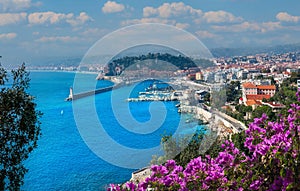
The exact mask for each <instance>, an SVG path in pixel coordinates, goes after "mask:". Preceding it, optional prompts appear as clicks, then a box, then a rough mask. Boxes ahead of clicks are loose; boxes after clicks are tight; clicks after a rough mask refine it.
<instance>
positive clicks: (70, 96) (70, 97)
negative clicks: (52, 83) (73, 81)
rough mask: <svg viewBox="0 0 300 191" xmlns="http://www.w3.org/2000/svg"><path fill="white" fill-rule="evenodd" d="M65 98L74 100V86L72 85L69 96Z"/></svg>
mask: <svg viewBox="0 0 300 191" xmlns="http://www.w3.org/2000/svg"><path fill="white" fill-rule="evenodd" d="M65 100H66V101H72V100H73V88H72V87H70V94H69V97H67V98H66V99H65Z"/></svg>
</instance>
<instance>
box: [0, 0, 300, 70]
mask: <svg viewBox="0 0 300 191" xmlns="http://www.w3.org/2000/svg"><path fill="white" fill-rule="evenodd" d="M299 7H300V1H298V0H285V1H283V0H187V1H169V0H167V1H160V0H122V1H121V0H116V1H115V0H110V1H107V0H59V1H54V0H0V55H1V56H2V58H1V60H0V61H1V62H2V63H3V65H4V63H6V64H7V63H8V64H20V63H21V62H23V61H24V62H29V63H30V62H34V61H37V60H39V61H42V60H43V59H46V58H54V57H65V58H68V57H80V56H83V55H85V54H86V52H87V51H88V50H89V49H90V48H91V47H92V46H93V45H94V44H95V43H96V42H97V41H98V40H100V39H101V38H103V37H104V36H107V35H109V34H111V33H112V32H113V31H115V30H119V29H121V28H122V27H128V26H131V25H135V24H143V23H160V24H166V25H171V26H174V27H177V28H178V29H180V30H181V29H182V30H185V31H186V32H188V33H190V34H192V35H194V36H195V37H197V38H198V39H199V40H200V41H201V42H202V43H203V44H204V45H205V46H206V47H208V48H218V47H229V48H237V47H258V46H272V45H282V44H290V43H299V42H300V11H299ZM149 32H151V31H149ZM178 38H180V37H178ZM116 44H118V43H116V42H114V43H112V44H111V45H107V46H115V45H116Z"/></svg>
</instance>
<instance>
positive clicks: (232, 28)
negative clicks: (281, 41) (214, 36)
mask: <svg viewBox="0 0 300 191" xmlns="http://www.w3.org/2000/svg"><path fill="white" fill-rule="evenodd" d="M212 28H213V29H215V30H217V31H221V32H246V31H257V32H262V33H265V32H268V31H273V30H276V29H281V28H282V26H281V25H280V22H264V23H255V22H247V21H246V22H243V23H240V24H234V25H226V26H212Z"/></svg>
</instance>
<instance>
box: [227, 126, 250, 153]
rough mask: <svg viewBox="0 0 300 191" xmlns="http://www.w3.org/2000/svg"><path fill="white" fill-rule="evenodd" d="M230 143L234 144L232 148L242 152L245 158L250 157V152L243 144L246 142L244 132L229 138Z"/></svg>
mask: <svg viewBox="0 0 300 191" xmlns="http://www.w3.org/2000/svg"><path fill="white" fill-rule="evenodd" d="M231 141H232V142H233V143H234V146H235V147H236V148H237V149H239V150H240V151H242V152H244V153H245V154H246V155H247V156H250V151H249V149H248V148H246V147H245V145H244V142H245V141H246V134H245V131H242V132H240V133H236V134H233V135H232V136H231Z"/></svg>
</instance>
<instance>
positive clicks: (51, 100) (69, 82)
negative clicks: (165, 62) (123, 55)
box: [22, 72, 195, 191]
mask: <svg viewBox="0 0 300 191" xmlns="http://www.w3.org/2000/svg"><path fill="white" fill-rule="evenodd" d="M74 76H75V74H74V73H64V72H31V75H30V77H31V79H32V80H31V88H30V93H31V94H32V95H34V96H35V97H36V103H37V104H38V109H39V110H40V111H42V112H43V113H44V115H43V117H42V118H41V122H42V137H41V138H40V140H39V142H38V148H37V149H36V150H34V152H33V153H31V155H30V157H29V159H28V160H27V161H26V162H25V165H26V167H27V168H28V169H29V171H28V173H27V174H26V176H25V184H24V186H23V188H22V189H23V190H25V191H31V190H73V191H77V190H78V191H79V190H104V189H105V187H106V186H107V185H108V184H109V183H121V182H124V181H126V180H129V179H130V178H131V173H132V172H133V171H134V169H127V168H122V167H118V166H115V165H112V164H110V163H109V162H106V161H105V160H103V159H101V158H100V157H98V156H97V155H96V154H95V153H94V152H93V151H91V150H90V149H89V147H88V146H87V145H86V143H85V142H84V140H83V139H82V136H81V135H80V133H79V131H78V128H77V126H76V123H75V120H74V116H75V115H74V114H73V107H74V105H72V103H71V102H65V101H64V99H65V98H66V97H67V96H68V94H69V88H70V87H71V86H73V81H74ZM95 77H96V75H91V74H82V75H80V79H81V80H80V83H79V84H77V85H78V86H80V89H81V90H82V91H83V90H90V89H93V88H95V87H94V85H93V83H91V82H94V81H95ZM149 83H150V82H143V83H141V84H139V85H138V86H136V87H135V88H134V89H133V91H131V94H130V95H131V96H136V95H137V92H138V91H140V90H142V89H144V88H145V87H147V86H148V85H149ZM110 85H112V83H111V82H109V81H99V82H98V84H97V88H99V87H106V86H110ZM128 88H130V87H124V88H120V89H117V90H114V95H122V94H123V93H124V91H126V89H128ZM111 97H112V93H111V92H106V93H102V94H98V95H96V96H95V97H94V100H95V108H96V112H97V114H98V117H99V120H100V121H101V123H102V126H103V128H104V130H105V132H106V133H107V134H108V135H109V136H110V137H111V138H112V139H113V140H114V141H115V142H116V143H118V144H120V145H124V146H125V147H130V148H134V149H148V148H152V147H159V145H160V138H161V136H162V135H164V134H170V133H174V132H175V131H176V128H177V126H178V124H179V119H180V116H179V114H178V113H177V108H176V107H175V105H176V103H175V102H165V103H163V104H156V105H154V106H153V105H151V103H149V102H133V103H128V104H127V106H126V107H127V109H128V108H129V109H130V112H131V115H132V116H133V117H134V118H135V120H136V121H137V122H140V123H144V122H147V121H149V120H150V119H151V117H152V116H151V113H150V111H149V107H150V108H151V107H152V109H151V112H154V113H157V112H160V111H162V110H165V112H166V119H165V120H164V122H163V123H162V125H161V127H160V128H158V129H154V130H153V131H152V132H150V133H147V134H143V133H141V134H138V133H134V131H135V130H137V131H138V130H140V129H138V128H139V127H138V126H135V127H133V129H130V130H128V129H125V128H123V127H124V124H120V123H119V121H118V120H117V119H116V117H115V113H114V109H113V108H112V106H111ZM90 99H93V96H92V97H87V98H83V99H81V100H77V101H76V104H77V106H76V107H78V106H79V107H82V108H83V109H84V108H85V106H86V103H87V102H89V101H90ZM115 99H118V96H115ZM118 101H119V102H120V103H121V102H122V103H123V102H125V100H124V99H123V98H122V97H121V96H120V100H117V102H118ZM121 105H122V104H120V107H119V108H118V109H117V110H118V111H119V112H121V113H122V112H123V110H124V112H126V111H125V109H126V107H125V106H121ZM88 116H89V110H88V109H87V111H86V112H85V113H84V114H83V115H81V116H80V118H82V119H84V118H85V117H88ZM119 117H120V118H122V117H124V119H122V120H123V121H125V122H126V119H127V118H126V116H123V115H120V116H119ZM85 125H86V126H87V127H89V126H93V125H95V124H92V122H90V123H89V122H86V123H85ZM129 125H130V124H129ZM193 125H195V124H192V123H191V124H188V125H187V126H193ZM135 128H136V129H135ZM187 128H188V127H187ZM99 140H100V144H99V145H98V148H100V149H102V150H103V152H110V153H111V155H112V156H115V157H116V158H118V157H120V156H119V155H118V154H119V153H118V151H117V150H113V149H112V148H110V147H109V146H107V145H106V144H105V143H106V140H104V139H101V136H100V137H99ZM134 159H135V158H134V157H132V158H131V160H132V161H133V162H138V161H134ZM150 159H151V157H150V158H149V156H148V158H145V161H142V162H141V164H140V165H147V164H148V162H146V161H150Z"/></svg>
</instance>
